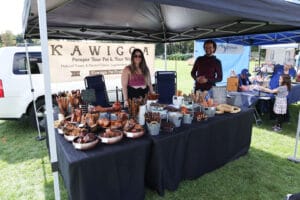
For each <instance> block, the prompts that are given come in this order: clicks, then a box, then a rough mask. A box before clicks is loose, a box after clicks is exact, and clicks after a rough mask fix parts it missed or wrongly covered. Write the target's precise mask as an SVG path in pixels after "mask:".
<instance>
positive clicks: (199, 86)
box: [191, 40, 223, 91]
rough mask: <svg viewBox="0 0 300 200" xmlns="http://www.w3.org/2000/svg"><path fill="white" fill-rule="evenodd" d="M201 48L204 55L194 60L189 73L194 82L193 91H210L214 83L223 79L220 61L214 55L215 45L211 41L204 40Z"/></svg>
mask: <svg viewBox="0 0 300 200" xmlns="http://www.w3.org/2000/svg"><path fill="white" fill-rule="evenodd" d="M203 48H204V50H205V55H204V56H199V57H198V58H197V59H196V61H195V63H194V66H193V69H192V71H191V76H192V78H193V79H194V80H195V91H196V90H201V91H204V90H210V89H211V88H212V86H215V85H216V82H220V81H222V79H223V72H222V64H221V61H220V60H219V59H217V58H216V56H215V55H214V53H215V52H216V50H217V44H216V43H215V42H214V41H213V40H206V41H205V42H204V44H203Z"/></svg>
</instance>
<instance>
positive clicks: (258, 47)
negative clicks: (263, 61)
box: [258, 46, 260, 67]
mask: <svg viewBox="0 0 300 200" xmlns="http://www.w3.org/2000/svg"><path fill="white" fill-rule="evenodd" d="M258 67H260V46H258Z"/></svg>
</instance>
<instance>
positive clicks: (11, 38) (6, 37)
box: [1, 31, 16, 46]
mask: <svg viewBox="0 0 300 200" xmlns="http://www.w3.org/2000/svg"><path fill="white" fill-rule="evenodd" d="M14 45H16V36H15V35H14V34H13V33H12V32H11V31H6V32H4V33H2V34H1V46H14Z"/></svg>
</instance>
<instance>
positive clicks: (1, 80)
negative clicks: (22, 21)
mask: <svg viewBox="0 0 300 200" xmlns="http://www.w3.org/2000/svg"><path fill="white" fill-rule="evenodd" d="M28 52H29V61H30V69H31V73H32V83H33V90H34V97H35V100H36V105H37V115H38V118H39V120H42V119H43V117H44V112H45V100H44V94H45V91H44V78H43V74H42V65H41V63H42V57H41V47H28ZM74 89H84V82H83V81H80V82H66V83H56V84H51V90H52V93H53V94H54V93H57V92H60V91H71V90H74ZM53 103H55V100H54V101H53ZM24 115H28V116H29V117H30V122H31V123H32V125H35V115H34V109H33V97H32V92H31V84H30V77H29V74H28V70H27V69H26V53H25V47H3V48H0V119H19V118H21V117H23V116H24Z"/></svg>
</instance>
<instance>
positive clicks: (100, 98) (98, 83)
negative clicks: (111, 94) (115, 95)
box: [84, 74, 109, 107]
mask: <svg viewBox="0 0 300 200" xmlns="http://www.w3.org/2000/svg"><path fill="white" fill-rule="evenodd" d="M84 83H85V88H86V89H93V90H94V91H95V96H96V102H94V105H100V106H103V107H108V106H109V100H108V95H107V90H106V85H105V81H104V76H103V75H102V74H99V75H94V76H87V77H85V78H84Z"/></svg>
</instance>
